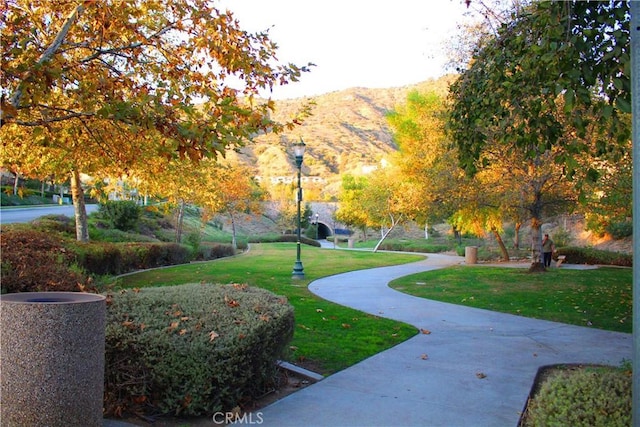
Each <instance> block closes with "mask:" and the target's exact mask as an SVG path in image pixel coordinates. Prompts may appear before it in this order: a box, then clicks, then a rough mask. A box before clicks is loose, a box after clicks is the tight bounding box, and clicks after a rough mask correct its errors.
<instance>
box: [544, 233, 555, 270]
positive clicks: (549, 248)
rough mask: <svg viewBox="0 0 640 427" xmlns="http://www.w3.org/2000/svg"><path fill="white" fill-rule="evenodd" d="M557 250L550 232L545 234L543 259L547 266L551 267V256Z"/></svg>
mask: <svg viewBox="0 0 640 427" xmlns="http://www.w3.org/2000/svg"><path fill="white" fill-rule="evenodd" d="M555 251H556V247H555V245H554V244H553V240H551V239H550V238H549V235H548V234H545V235H544V238H543V239H542V259H543V261H544V266H545V267H551V258H552V256H553V253H554V252H555Z"/></svg>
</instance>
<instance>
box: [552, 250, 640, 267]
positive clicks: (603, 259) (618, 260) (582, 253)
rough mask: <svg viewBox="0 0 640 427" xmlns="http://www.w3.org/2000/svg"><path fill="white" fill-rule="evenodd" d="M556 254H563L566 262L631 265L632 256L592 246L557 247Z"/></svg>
mask: <svg viewBox="0 0 640 427" xmlns="http://www.w3.org/2000/svg"><path fill="white" fill-rule="evenodd" d="M557 255H564V256H566V259H565V261H564V262H566V263H567V264H591V265H596V264H599V265H618V266H622V267H631V266H633V256H631V255H628V254H623V253H620V252H611V251H603V250H599V249H593V248H578V247H574V246H567V247H563V248H559V249H558V251H557Z"/></svg>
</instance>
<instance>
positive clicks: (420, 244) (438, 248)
mask: <svg viewBox="0 0 640 427" xmlns="http://www.w3.org/2000/svg"><path fill="white" fill-rule="evenodd" d="M380 249H381V250H385V251H404V252H422V253H438V252H446V251H448V250H449V249H451V247H450V246H449V245H445V244H438V243H430V242H428V241H427V240H419V241H417V240H396V239H392V240H385V241H384V242H382V244H381V245H380Z"/></svg>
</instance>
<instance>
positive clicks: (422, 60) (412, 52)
mask: <svg viewBox="0 0 640 427" xmlns="http://www.w3.org/2000/svg"><path fill="white" fill-rule="evenodd" d="M218 6H219V7H220V9H223V10H224V9H229V10H231V11H232V12H233V13H234V15H235V17H236V18H237V19H238V20H239V21H240V25H241V27H242V28H243V29H245V30H247V31H251V32H256V31H263V30H266V29H270V30H269V34H270V39H271V40H272V41H274V42H276V43H277V44H278V46H279V49H278V52H279V53H278V59H279V60H280V62H287V63H288V62H293V63H295V64H296V65H305V64H306V63H308V62H313V63H314V64H316V66H315V67H313V68H312V71H311V72H309V73H304V74H303V76H302V78H301V80H300V81H299V82H297V83H293V84H290V85H287V86H284V87H278V88H276V89H274V92H273V94H272V96H273V97H274V98H276V99H282V98H295V97H303V96H314V95H319V94H323V93H327V92H332V91H336V90H342V89H346V88H350V87H356V86H361V87H370V88H384V87H396V86H404V85H408V84H413V83H418V82H421V81H424V80H427V79H429V78H431V77H438V76H440V75H442V74H444V72H445V69H444V63H445V58H444V55H443V48H444V45H445V44H446V43H447V42H448V41H450V40H451V38H452V37H453V36H454V35H455V34H456V24H457V23H458V22H461V21H462V20H463V19H464V17H463V14H464V12H465V10H466V6H465V5H464V2H463V0H393V1H380V0H368V1H367V0H311V1H304V0H221V1H220V2H219V3H218Z"/></svg>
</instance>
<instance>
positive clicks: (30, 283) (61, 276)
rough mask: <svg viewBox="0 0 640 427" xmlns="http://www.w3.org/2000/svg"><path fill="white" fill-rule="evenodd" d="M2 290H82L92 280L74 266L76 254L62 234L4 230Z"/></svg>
mask: <svg viewBox="0 0 640 427" xmlns="http://www.w3.org/2000/svg"><path fill="white" fill-rule="evenodd" d="M0 251H1V252H2V264H1V267H0V271H1V273H0V275H1V279H0V282H1V283H2V293H7V292H43V291H79V290H81V288H84V287H86V286H88V285H89V283H90V280H89V278H88V277H86V276H84V275H83V274H82V273H80V272H79V271H78V269H77V268H74V263H75V254H74V253H73V252H72V251H69V250H68V249H67V248H66V247H65V245H64V242H63V241H62V239H61V238H60V237H58V238H56V237H54V236H50V235H48V234H47V233H45V232H41V231H35V230H21V229H16V230H6V229H5V230H3V231H2V239H0Z"/></svg>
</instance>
